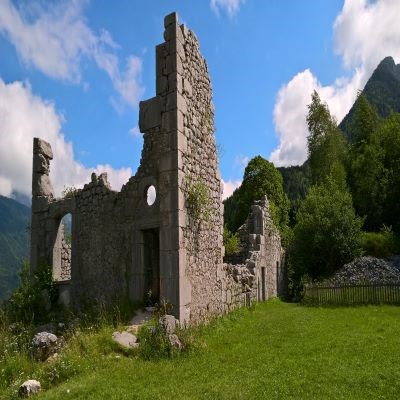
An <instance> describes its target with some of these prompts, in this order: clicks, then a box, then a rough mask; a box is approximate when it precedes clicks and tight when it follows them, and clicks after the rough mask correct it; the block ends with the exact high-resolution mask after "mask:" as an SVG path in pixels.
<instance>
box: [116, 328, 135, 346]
mask: <svg viewBox="0 0 400 400" xmlns="http://www.w3.org/2000/svg"><path fill="white" fill-rule="evenodd" d="M112 338H113V340H114V342H115V343H117V344H118V345H120V346H122V347H124V348H125V349H134V348H136V347H138V346H139V343H137V337H136V336H135V335H133V334H132V333H129V332H126V331H122V332H114V333H113V334H112Z"/></svg>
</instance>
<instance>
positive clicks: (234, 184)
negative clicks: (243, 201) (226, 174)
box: [222, 179, 242, 200]
mask: <svg viewBox="0 0 400 400" xmlns="http://www.w3.org/2000/svg"><path fill="white" fill-rule="evenodd" d="M222 184H223V186H224V189H223V192H222V200H225V199H226V198H228V197H229V196H231V195H232V193H233V192H234V191H235V189H237V188H238V187H239V186H240V185H241V184H242V181H233V180H229V181H226V182H225V181H224V180H223V179H222Z"/></svg>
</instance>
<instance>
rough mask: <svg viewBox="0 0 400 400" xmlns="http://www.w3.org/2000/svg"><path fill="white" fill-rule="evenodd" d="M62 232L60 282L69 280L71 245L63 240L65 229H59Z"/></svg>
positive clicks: (62, 227)
mask: <svg viewBox="0 0 400 400" xmlns="http://www.w3.org/2000/svg"><path fill="white" fill-rule="evenodd" d="M60 229H61V232H62V238H61V273H60V275H61V280H62V281H69V280H71V244H70V243H68V242H67V241H66V240H65V227H64V225H62V226H61V227H60Z"/></svg>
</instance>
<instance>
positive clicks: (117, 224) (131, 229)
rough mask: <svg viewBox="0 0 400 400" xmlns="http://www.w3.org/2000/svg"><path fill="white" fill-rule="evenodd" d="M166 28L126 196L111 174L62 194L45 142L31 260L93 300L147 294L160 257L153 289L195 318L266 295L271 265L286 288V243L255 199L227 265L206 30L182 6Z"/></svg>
mask: <svg viewBox="0 0 400 400" xmlns="http://www.w3.org/2000/svg"><path fill="white" fill-rule="evenodd" d="M164 25H165V32H164V39H165V42H164V43H162V44H160V45H158V46H157V47H156V95H155V96H154V97H152V98H150V99H148V100H146V101H142V102H140V107H139V128H140V130H141V132H143V138H144V145H143V149H142V156H141V161H140V166H139V169H138V171H137V173H136V175H135V176H133V177H131V178H130V179H129V181H128V182H127V183H126V184H125V185H124V186H123V187H122V189H121V191H120V192H116V191H113V190H112V189H111V187H110V185H109V183H108V181H107V176H106V174H101V175H100V176H96V174H92V179H91V182H89V183H88V184H86V185H85V186H84V187H83V189H79V190H76V191H75V192H74V193H71V196H69V197H66V198H62V199H55V198H54V194H53V189H52V187H51V182H50V179H49V168H50V160H51V159H52V157H53V154H52V151H51V147H50V144H48V143H46V142H44V141H42V140H40V139H35V140H34V155H33V176H32V240H31V246H32V247H31V263H32V267H33V269H35V268H36V267H37V266H38V265H40V264H44V263H45V264H47V265H51V266H52V267H53V276H54V279H55V281H57V282H59V285H60V287H62V289H60V293H61V297H62V298H65V299H67V300H66V301H68V303H70V304H71V305H73V306H74V307H82V306H85V305H86V304H88V303H89V304H90V303H91V304H93V303H94V304H100V303H105V304H106V305H107V304H111V303H112V302H113V301H115V300H118V299H121V298H123V297H128V298H129V299H131V300H143V299H144V298H145V296H146V291H147V290H148V288H149V286H148V280H149V278H148V273H149V268H148V265H147V264H146V263H149V260H150V263H151V266H152V267H154V266H156V267H157V268H158V269H159V271H158V275H159V276H158V275H157V279H158V281H156V282H155V284H156V286H154V285H153V286H152V288H155V289H157V290H158V291H159V293H158V294H159V298H160V299H166V300H167V301H169V302H170V303H172V305H173V307H174V308H173V313H174V314H175V316H176V317H178V318H179V319H180V320H181V322H183V323H186V322H190V323H196V322H199V321H201V320H203V319H206V318H209V317H210V316H211V315H215V314H220V313H223V312H225V311H229V310H230V309H232V308H235V307H237V306H238V305H244V304H248V303H249V302H251V301H253V300H254V299H257V298H260V295H259V293H258V289H259V285H258V281H259V280H260V277H261V275H260V274H261V272H260V271H262V268H265V271H266V273H267V276H268V278H267V280H266V282H267V286H268V288H266V290H267V292H268V297H271V296H273V295H275V294H276V292H277V290H276V278H274V276H273V274H274V271H275V270H276V267H275V269H274V265H275V264H274V263H275V262H276V260H278V259H279V260H280V259H281V258H280V257H281V248H280V239H279V234H278V233H277V231H276V229H275V230H274V228H273V225H271V224H272V221H271V220H270V218H269V213H268V206H267V205H266V203H265V204H264V203H263V204H261V203H260V204H255V205H254V206H253V209H252V214H251V216H250V218H249V220H248V222H247V225H246V227H245V228H244V229H245V230H244V231H243V232H242V236H243V237H244V240H243V251H242V255H241V259H240V263H239V264H236V265H229V264H223V260H222V257H223V251H224V250H223V238H222V236H223V206H222V201H221V180H220V175H219V168H218V158H217V150H216V144H215V136H214V109H213V104H212V91H211V83H210V77H209V74H208V69H207V64H206V62H205V60H204V58H203V57H202V55H201V54H200V50H199V42H198V40H197V38H196V36H195V35H194V33H193V32H191V31H189V30H188V29H187V28H186V27H185V26H184V25H179V24H178V19H177V15H176V14H175V13H173V14H170V15H168V16H167V17H166V18H165V21H164ZM150 186H154V188H155V191H156V199H155V202H154V203H153V204H148V203H147V190H148V188H149V187H150ZM67 213H71V214H72V246H71V249H70V248H68V247H67V246H66V245H65V241H64V238H63V232H62V227H61V228H60V221H61V219H62V218H63V216H64V215H65V214H67ZM260 221H261V222H260ZM149 237H151V238H152V239H151V240H150V239H149ZM151 246H153V247H152V249H151ZM149 248H150V250H149ZM149 251H151V253H149ZM156 253H157V254H156ZM149 254H150V255H151V256H150V257H149ZM157 259H158V260H157ZM146 265H147V266H146ZM146 268H147V269H146ZM69 270H70V280H69V283H68V281H66V279H67V280H68V278H69ZM146 271H147V272H146ZM146 274H147V275H146ZM146 277H147V278H146ZM274 279H275V281H274ZM157 285H158V286H157ZM257 296H258V297H257Z"/></svg>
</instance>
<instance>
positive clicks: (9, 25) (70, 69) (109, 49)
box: [0, 0, 143, 106]
mask: <svg viewBox="0 0 400 400" xmlns="http://www.w3.org/2000/svg"><path fill="white" fill-rule="evenodd" d="M41 4H42V3H40V4H39V3H22V5H23V6H22V5H21V7H20V8H17V7H16V6H15V5H14V4H13V3H11V1H10V0H2V1H0V33H2V34H3V35H5V36H6V37H7V38H8V39H9V40H10V42H11V43H12V44H13V45H14V46H15V48H16V51H17V53H18V55H19V57H20V58H21V60H22V62H24V63H25V64H26V65H32V66H34V67H35V68H37V69H38V70H40V71H41V72H43V73H44V74H46V75H48V76H50V77H52V78H56V79H61V80H64V81H69V82H73V83H80V82H81V81H82V71H81V62H82V59H83V58H87V59H91V60H94V61H95V62H96V64H97V66H98V67H99V68H100V69H101V70H103V71H105V72H106V73H107V75H108V76H109V78H110V79H111V82H112V83H113V86H114V89H115V90H116V92H117V93H118V94H119V99H118V101H120V102H123V103H126V104H128V105H130V106H136V105H137V104H138V101H139V98H140V96H141V95H142V94H143V88H142V86H141V84H140V76H141V68H142V65H141V60H140V59H139V58H138V57H135V56H129V57H128V59H127V65H126V68H125V70H122V71H121V70H120V66H119V58H118V57H117V55H116V54H115V51H116V50H117V49H118V48H119V46H118V44H116V43H115V42H114V40H113V39H112V37H111V34H110V33H109V32H108V31H106V30H104V29H103V30H102V31H101V32H100V34H99V35H96V34H95V33H94V32H93V31H92V30H91V29H90V28H89V26H88V25H87V23H86V20H85V17H84V15H83V8H84V5H85V4H86V1H79V0H73V1H61V2H59V3H57V4H56V5H54V4H53V3H52V4H51V6H48V5H47V8H45V7H44V6H42V5H41ZM43 4H45V3H43ZM83 85H84V88H85V87H87V83H85V82H84V83H83Z"/></svg>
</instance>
